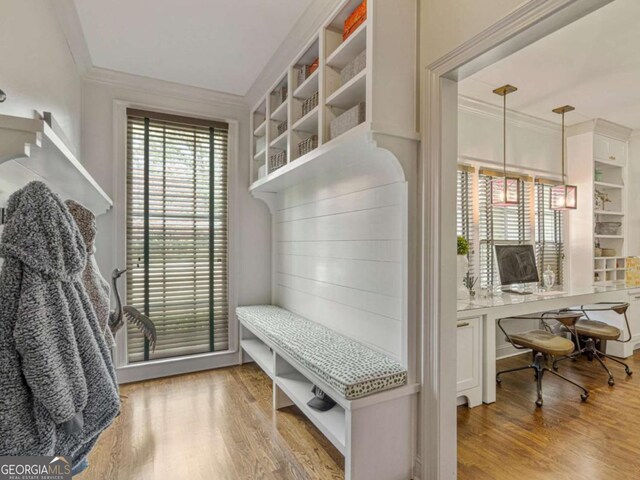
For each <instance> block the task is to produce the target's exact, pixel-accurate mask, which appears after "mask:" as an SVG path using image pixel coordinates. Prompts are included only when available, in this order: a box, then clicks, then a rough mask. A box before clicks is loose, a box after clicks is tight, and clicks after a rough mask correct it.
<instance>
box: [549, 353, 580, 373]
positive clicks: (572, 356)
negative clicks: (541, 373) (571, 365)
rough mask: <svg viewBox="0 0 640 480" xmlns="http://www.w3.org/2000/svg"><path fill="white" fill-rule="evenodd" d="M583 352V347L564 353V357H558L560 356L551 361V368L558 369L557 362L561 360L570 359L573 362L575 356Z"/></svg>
mask: <svg viewBox="0 0 640 480" xmlns="http://www.w3.org/2000/svg"><path fill="white" fill-rule="evenodd" d="M583 352H584V348H583V349H582V350H580V351H578V352H573V353H572V354H571V355H565V356H564V357H560V358H556V359H555V360H554V361H553V364H552V365H553V369H554V370H556V371H557V370H558V363H560V362H562V361H563V360H568V359H571V360H573V361H574V362H575V360H576V358H578V357H579V356H580V355H582V353H583Z"/></svg>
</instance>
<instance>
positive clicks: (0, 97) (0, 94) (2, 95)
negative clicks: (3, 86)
mask: <svg viewBox="0 0 640 480" xmlns="http://www.w3.org/2000/svg"><path fill="white" fill-rule="evenodd" d="M6 99H7V94H6V93H4V91H2V90H0V103H2V102H4V101H5V100H6Z"/></svg>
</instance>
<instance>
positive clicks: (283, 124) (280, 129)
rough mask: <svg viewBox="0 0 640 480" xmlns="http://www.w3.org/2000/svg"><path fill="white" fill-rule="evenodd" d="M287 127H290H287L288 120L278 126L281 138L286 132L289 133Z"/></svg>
mask: <svg viewBox="0 0 640 480" xmlns="http://www.w3.org/2000/svg"><path fill="white" fill-rule="evenodd" d="M287 127H288V125H287V121H286V120H285V121H284V122H280V123H279V124H278V128H277V130H278V136H280V135H282V134H283V133H284V132H286V131H287Z"/></svg>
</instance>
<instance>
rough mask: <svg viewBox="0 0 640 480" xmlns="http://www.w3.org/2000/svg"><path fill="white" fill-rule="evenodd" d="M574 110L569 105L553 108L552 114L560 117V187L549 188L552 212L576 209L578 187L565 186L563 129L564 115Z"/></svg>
mask: <svg viewBox="0 0 640 480" xmlns="http://www.w3.org/2000/svg"><path fill="white" fill-rule="evenodd" d="M573 110H575V108H574V107H572V106H571V105H565V106H564V107H558V108H554V109H553V110H552V111H553V113H557V114H559V115H562V147H561V148H562V155H561V158H562V185H557V186H555V187H552V188H551V191H550V193H549V195H550V197H549V203H550V205H551V209H552V210H575V209H577V208H578V187H577V186H575V185H567V183H566V174H565V172H564V164H565V158H564V157H565V151H566V148H565V140H564V136H565V128H564V114H565V113H567V112H572V111H573Z"/></svg>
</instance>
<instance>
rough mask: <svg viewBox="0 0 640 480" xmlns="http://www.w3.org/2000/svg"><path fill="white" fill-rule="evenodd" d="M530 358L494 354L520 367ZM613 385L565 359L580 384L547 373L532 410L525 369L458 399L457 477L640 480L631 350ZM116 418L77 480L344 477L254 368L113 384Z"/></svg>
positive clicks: (638, 408)
mask: <svg viewBox="0 0 640 480" xmlns="http://www.w3.org/2000/svg"><path fill="white" fill-rule="evenodd" d="M528 362H529V356H528V355H525V356H520V357H513V358H510V359H507V360H503V361H500V362H499V364H498V369H506V368H512V367H516V366H519V365H525V364H526V363H528ZM607 363H608V364H609V365H610V368H611V369H612V371H613V374H614V376H615V377H616V381H617V383H616V386H615V387H609V386H608V385H607V376H606V375H605V373H604V371H602V370H601V369H600V366H599V365H597V364H596V363H595V362H594V363H589V362H588V361H587V360H586V359H580V360H579V361H578V362H576V363H573V362H565V364H564V365H563V366H562V368H561V373H564V374H565V375H567V376H568V377H569V378H571V379H573V380H576V381H578V382H582V383H583V384H584V385H585V386H586V387H587V388H588V389H589V390H590V392H591V397H590V398H589V401H588V402H587V403H584V404H583V403H582V402H581V401H580V396H579V391H578V390H577V389H575V388H574V387H573V386H571V385H569V384H565V383H564V382H562V383H561V381H560V380H558V379H556V378H553V377H552V376H545V379H544V385H543V389H544V394H545V395H544V401H545V404H544V407H543V408H542V409H537V408H536V407H535V404H534V400H535V396H536V394H535V382H534V379H533V372H532V371H524V372H518V373H513V374H508V375H505V376H504V377H503V383H502V386H501V387H499V388H498V401H497V402H496V403H495V404H493V405H483V406H481V407H478V408H474V409H471V410H470V409H468V408H466V407H464V406H462V407H458V478H459V479H462V480H485V479H486V480H489V479H491V480H502V479H505V480H507V479H508V480H520V479H526V480H538V479H541V480H562V479H575V478H590V479H593V480H609V479H610V480H625V479H636V478H640V414H639V412H640V352H639V353H637V354H636V355H635V357H634V358H632V359H629V363H630V364H631V368H632V369H633V370H635V371H636V375H637V378H634V377H632V378H630V379H627V378H626V376H625V374H624V370H623V369H622V367H619V366H617V365H611V364H612V363H613V362H610V361H608V362H607ZM122 394H123V395H126V396H127V398H125V399H124V403H123V409H122V414H121V415H120V417H119V418H118V419H117V420H116V422H115V423H114V425H113V426H112V427H111V428H110V429H109V430H108V431H106V432H105V433H104V434H103V435H102V437H101V438H100V441H99V442H98V445H97V446H96V448H95V449H94V451H93V452H92V453H91V455H90V458H89V460H90V464H91V466H90V468H89V470H87V471H86V472H85V473H83V474H82V475H80V476H79V477H77V478H79V479H81V480H94V479H95V480H98V479H99V480H104V479H108V480H165V479H166V480H181V479H189V480H218V479H220V480H226V479H233V480H238V479H251V480H254V479H267V480H271V479H280V480H282V479H295V480H303V479H304V480H306V479H322V480H332V479H342V478H343V477H344V474H343V468H344V459H343V457H342V456H341V455H340V453H339V452H338V451H337V450H336V449H335V448H334V447H333V446H332V445H331V444H330V443H329V442H328V441H327V440H326V439H325V438H324V436H323V435H322V434H321V433H320V432H319V431H318V430H317V429H316V428H315V427H314V426H313V425H312V424H311V423H310V422H309V421H308V420H307V419H306V418H305V417H304V416H303V415H302V414H301V413H300V412H299V411H298V410H297V409H296V408H295V407H290V408H287V409H284V410H282V411H279V412H276V413H274V412H272V410H271V395H272V392H271V381H270V380H269V378H268V377H267V376H266V375H265V374H264V373H263V372H262V371H261V370H260V369H259V368H258V367H256V366H255V365H252V364H247V365H243V366H239V367H232V368H226V369H220V370H213V371H209V372H200V373H195V374H190V375H182V376H179V377H171V378H166V379H161V380H154V381H148V382H142V383H137V384H131V385H124V386H123V387H122Z"/></svg>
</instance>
